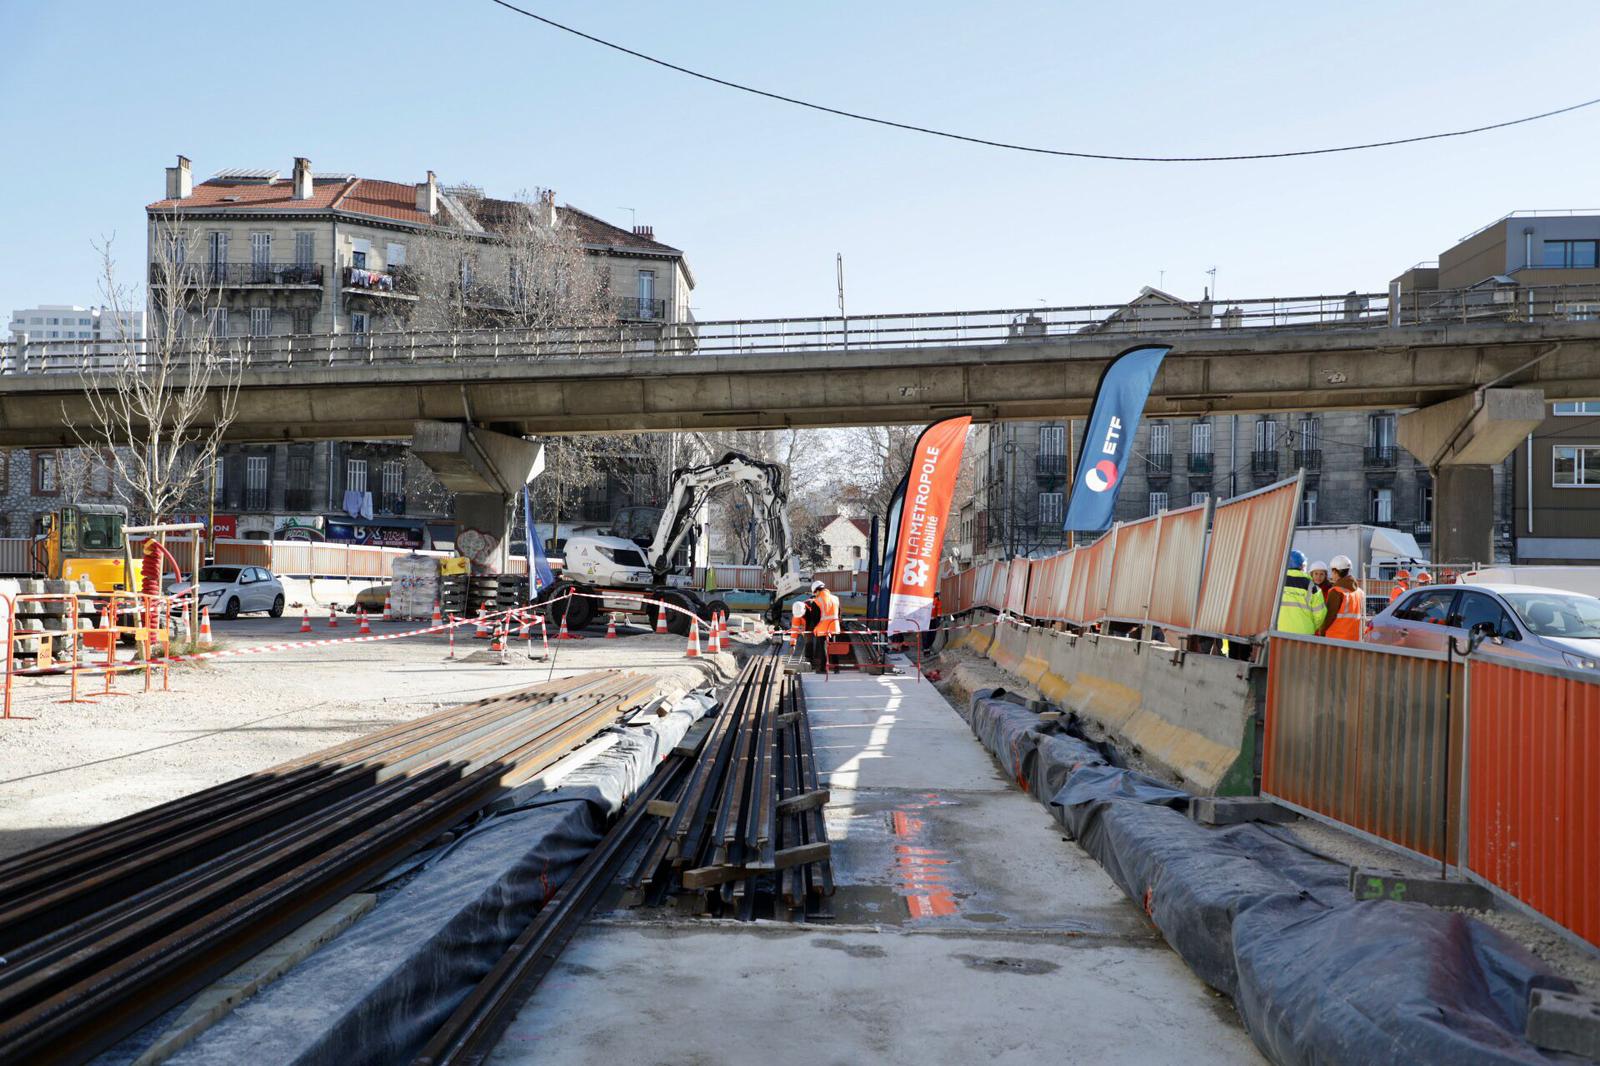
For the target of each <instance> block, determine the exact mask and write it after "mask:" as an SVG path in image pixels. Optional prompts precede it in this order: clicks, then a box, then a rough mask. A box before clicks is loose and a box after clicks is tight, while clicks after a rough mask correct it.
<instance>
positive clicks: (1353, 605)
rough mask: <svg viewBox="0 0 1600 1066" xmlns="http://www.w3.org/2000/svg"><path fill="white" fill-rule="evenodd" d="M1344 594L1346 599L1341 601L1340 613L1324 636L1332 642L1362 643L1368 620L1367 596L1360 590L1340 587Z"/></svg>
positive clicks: (1329, 624)
mask: <svg viewBox="0 0 1600 1066" xmlns="http://www.w3.org/2000/svg"><path fill="white" fill-rule="evenodd" d="M1338 588H1339V591H1340V592H1342V593H1344V599H1342V600H1340V601H1339V613H1338V614H1337V615H1336V616H1335V617H1334V619H1333V621H1332V622H1329V623H1328V631H1327V632H1326V633H1324V634H1323V636H1325V637H1327V638H1328V639H1330V640H1353V641H1356V642H1357V643H1360V641H1361V627H1362V625H1363V624H1364V623H1365V622H1366V620H1367V594H1366V593H1364V592H1362V591H1361V590H1360V589H1359V588H1354V589H1347V588H1344V587H1343V586H1338Z"/></svg>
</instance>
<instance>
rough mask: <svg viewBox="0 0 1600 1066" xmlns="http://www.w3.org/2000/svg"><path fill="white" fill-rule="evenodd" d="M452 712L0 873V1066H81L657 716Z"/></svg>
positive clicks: (551, 697) (532, 700)
mask: <svg viewBox="0 0 1600 1066" xmlns="http://www.w3.org/2000/svg"><path fill="white" fill-rule="evenodd" d="M654 690H655V685H654V682H653V680H651V679H649V678H646V677H642V676H640V675H635V674H621V673H617V672H614V671H608V672H599V673H592V674H586V675H582V676H580V677H576V678H571V679H566V680H562V681H558V682H555V683H554V684H550V685H544V686H539V687H536V688H532V689H528V690H525V691H522V692H517V693H511V694H507V695H502V696H496V697H492V698H490V699H485V700H479V701H477V702H476V703H469V704H465V705H463V706H460V707H455V708H452V709H449V710H446V711H442V712H440V713H438V714H434V715H430V716H428V717H425V718H419V719H416V720H414V721H411V722H406V723H404V724H402V725H398V726H395V727H393V728H391V729H386V730H383V731H382V732H378V733H373V734H370V735H368V736H365V737H362V738H361V739H359V740H355V741H351V742H350V743H348V744H343V745H340V746H338V747H335V748H330V749H328V750H326V751H322V752H318V753H316V754H314V755H311V756H309V757H307V758H304V759H299V760H296V761H294V762H290V763H285V764H283V765H280V766H277V767H274V768H272V769H271V770H267V771H264V772H262V773H258V774H252V775H249V776H247V777H242V778H239V779H237V780H234V781H230V782H228V783H226V784H223V785H218V786H216V787H215V788H211V789H207V790H205V791H203V792H200V793H196V794H195V795H192V796H188V797H185V798H183V799H180V800H176V801H173V802H171V803H167V804H163V805H161V806H159V807H155V808H152V809H150V810H147V811H144V812H141V813H139V814H135V815H132V816H130V817H127V818H123V819H120V820H119V821H116V822H111V823H108V824H107V825H104V826H101V827H99V828H97V829H92V830H89V831H87V832H84V833H80V834H77V835H75V836H72V837H68V838H66V839H64V840H60V841H57V842H56V843H54V844H50V845H47V846H45V847H43V848H39V849H37V850H35V851H32V852H28V853H25V854H22V855H19V856H16V857H14V858H12V859H9V860H6V861H4V862H0V959H3V960H4V962H3V964H0V1062H30V1063H53V1062H82V1061H86V1060H87V1059H89V1058H91V1057H92V1056H93V1055H95V1054H96V1053H98V1052H99V1051H101V1050H104V1049H106V1048H108V1047H111V1046H112V1045H114V1044H115V1043H117V1042H118V1041H119V1040H121V1039H123V1038H124V1037H126V1036H127V1035H129V1034H131V1033H132V1032H134V1031H135V1030H137V1029H138V1028H139V1027H140V1026H142V1025H145V1024H146V1023H148V1022H149V1021H151V1020H152V1019H154V1018H156V1017H158V1016H159V1015H161V1014H162V1013H163V1012H164V1011H166V1010H167V1009H169V1008H170V1007H172V1006H173V1005H175V1004H177V1003H180V1002H182V1001H183V1000H185V999H186V998H188V997H189V996H190V995H193V994H194V993H195V992H197V991H199V990H200V989H202V988H203V987H205V986H206V985H207V984H209V983H211V982H212V981H214V980H216V979H217V978H219V977H221V976H223V975H224V974H226V973H227V972H228V971H230V970H231V969H232V968H233V967H235V966H237V965H238V964H239V963H241V962H243V961H245V960H246V959H248V958H250V957H251V956H253V955H255V954H257V953H258V952H260V951H261V950H263V949H264V948H266V947H268V946H270V945H271V944H272V943H274V942H276V941H277V940H278V939H280V938H282V937H283V936H284V935H286V934H288V933H289V932H291V931H292V930H294V929H295V928H298V927H299V926H300V925H302V924H304V923H305V922H306V921H308V920H309V919H311V918H312V917H315V916H316V915H317V914H319V913H321V912H322V911H323V910H326V909H327V908H328V907H329V906H331V905H332V904H333V903H334V902H336V901H337V900H338V899H339V898H341V897H343V896H345V895H347V894H349V893H351V892H354V891H358V890H359V889H361V888H362V887H363V886H365V885H366V884H368V883H370V882H371V881H373V880H374V879H376V878H377V877H378V876H380V875H381V874H383V873H384V872H386V871H387V870H389V869H391V868H392V867H393V866H394V865H395V864H396V863H398V862H399V861H401V860H402V859H404V858H405V857H406V856H407V855H409V854H411V853H413V852H415V851H417V850H418V849H420V848H422V847H424V846H425V845H427V844H428V843H430V842H431V841H433V840H435V839H437V838H438V837H439V836H440V835H441V834H442V833H444V832H445V831H446V830H449V829H451V828H452V827H454V826H457V825H459V824H461V823H462V822H463V821H465V820H467V819H469V818H471V817H473V816H474V815H475V814H476V813H477V812H478V811H480V810H481V809H482V808H483V807H484V806H486V805H487V804H488V803H490V802H491V801H492V800H493V799H495V798H496V797H497V796H498V795H499V794H501V793H502V792H503V790H504V789H506V788H508V787H514V786H516V785H519V784H522V783H524V782H527V781H529V780H531V779H532V778H534V777H537V776H538V775H540V774H542V773H543V772H545V771H546V770H548V769H549V768H550V767H551V766H553V765H554V764H555V763H556V762H558V761H559V760H561V759H562V758H563V757H565V756H566V755H568V754H569V753H570V752H572V751H573V750H574V749H575V748H577V747H579V746H580V745H582V744H583V743H585V742H586V741H588V740H589V739H590V738H591V737H593V736H594V735H595V734H596V733H598V732H600V731H601V730H603V729H605V728H606V727H607V726H609V725H612V724H614V723H615V722H617V721H618V720H619V719H621V718H622V717H624V716H625V715H628V714H630V713H632V712H634V711H636V710H639V709H641V708H643V707H646V706H648V705H650V704H651V703H653V702H654V701H655V695H654Z"/></svg>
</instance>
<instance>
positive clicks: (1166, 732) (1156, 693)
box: [956, 625, 1266, 795]
mask: <svg viewBox="0 0 1600 1066" xmlns="http://www.w3.org/2000/svg"><path fill="white" fill-rule="evenodd" d="M997 628H998V631H997V632H994V631H993V630H991V629H987V628H986V629H977V630H967V631H965V632H964V633H963V634H962V635H961V636H960V637H958V638H957V641H956V643H957V645H958V646H965V647H970V648H972V649H973V650H976V651H978V652H980V653H981V654H985V655H987V657H988V658H990V659H991V660H993V661H994V663H995V664H996V665H998V666H1000V667H1001V668H1002V669H1004V670H1005V671H1007V672H1008V673H1011V674H1014V675H1016V676H1017V677H1020V678H1022V679H1023V680H1025V681H1027V682H1028V683H1029V684H1031V685H1033V686H1034V687H1036V688H1037V689H1038V690H1039V691H1040V692H1041V693H1042V694H1043V695H1044V697H1045V698H1046V699H1049V700H1051V701H1052V702H1054V703H1058V704H1060V705H1061V706H1062V707H1063V708H1066V709H1069V710H1072V711H1075V712H1077V713H1078V714H1079V715H1081V716H1082V717H1083V718H1084V719H1085V720H1086V722H1087V724H1088V725H1089V727H1090V732H1091V733H1096V734H1103V735H1104V736H1105V737H1106V738H1107V739H1109V740H1110V741H1111V742H1112V743H1113V744H1115V745H1116V746H1117V748H1118V749H1119V750H1120V751H1122V752H1123V753H1124V754H1126V755H1128V756H1130V757H1132V758H1133V759H1135V760H1137V761H1138V762H1139V763H1140V764H1142V765H1143V767H1144V768H1146V769H1147V770H1150V771H1153V772H1155V773H1158V774H1162V775H1165V776H1167V777H1169V778H1170V779H1172V780H1173V781H1174V782H1176V783H1178V784H1180V785H1182V786H1183V787H1184V788H1186V789H1189V790H1191V791H1194V792H1197V793H1201V794H1206V795H1245V794H1249V793H1251V792H1253V791H1254V788H1255V768H1256V761H1257V740H1256V713H1257V707H1258V706H1259V705H1261V703H1262V701H1263V700H1264V698H1265V686H1266V671H1265V670H1264V669H1263V668H1261V667H1257V666H1252V665H1251V664H1249V663H1245V662H1239V661H1236V660H1232V659H1221V658H1217V657H1215V656H1208V655H1192V654H1187V653H1185V652H1181V651H1178V650H1177V649H1175V648H1171V647H1168V646H1166V645H1161V644H1151V643H1149V642H1147V641H1139V640H1131V639H1127V638H1124V637H1111V636H1099V635H1094V634H1086V635H1083V636H1078V635H1074V634H1071V633H1065V632H1057V631H1054V630H1047V629H1021V628H1017V627H1015V626H1009V625H1008V626H1001V627H997ZM991 632H993V635H992V636H991V635H990V634H991Z"/></svg>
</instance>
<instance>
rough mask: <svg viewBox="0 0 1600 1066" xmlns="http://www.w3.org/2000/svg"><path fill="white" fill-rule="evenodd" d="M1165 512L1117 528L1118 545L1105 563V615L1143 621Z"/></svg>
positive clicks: (1114, 619) (1116, 619) (1111, 617)
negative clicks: (1107, 563) (1106, 563)
mask: <svg viewBox="0 0 1600 1066" xmlns="http://www.w3.org/2000/svg"><path fill="white" fill-rule="evenodd" d="M1165 519H1166V515H1165V513H1162V514H1156V515H1153V516H1151V517H1149V518H1141V519H1139V520H1138V521H1137V522H1127V523H1124V524H1122V525H1120V526H1118V527H1117V531H1116V548H1115V550H1114V551H1113V553H1112V555H1111V558H1110V559H1109V561H1108V562H1109V565H1107V566H1106V571H1107V572H1106V608H1105V616H1106V618H1108V619H1110V620H1112V621H1116V622H1137V623H1140V624H1143V622H1144V620H1145V617H1146V615H1147V614H1148V613H1149V610H1150V590H1151V585H1152V582H1154V580H1155V576H1156V558H1157V556H1156V551H1157V549H1158V548H1159V547H1160V541H1161V524H1162V522H1163V521H1164V520H1165Z"/></svg>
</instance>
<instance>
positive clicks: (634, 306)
mask: <svg viewBox="0 0 1600 1066" xmlns="http://www.w3.org/2000/svg"><path fill="white" fill-rule="evenodd" d="M616 303H617V317H618V318H620V319H623V320H625V321H629V322H664V321H666V318H667V301H665V300H646V299H644V298H642V297H638V296H623V297H621V298H619V299H618V300H617V302H616Z"/></svg>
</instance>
